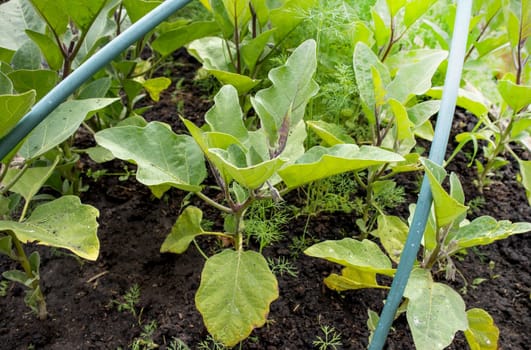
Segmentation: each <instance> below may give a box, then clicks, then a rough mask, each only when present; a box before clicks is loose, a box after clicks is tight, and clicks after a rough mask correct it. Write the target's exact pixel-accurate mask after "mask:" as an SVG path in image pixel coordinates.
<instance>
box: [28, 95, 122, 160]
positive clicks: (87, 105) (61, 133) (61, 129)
mask: <svg viewBox="0 0 531 350" xmlns="http://www.w3.org/2000/svg"><path fill="white" fill-rule="evenodd" d="M117 100H119V99H118V98H94V99H87V100H70V101H66V102H64V103H63V104H61V105H60V106H59V107H57V108H56V109H55V110H54V111H53V112H52V113H50V114H49V115H48V117H46V119H45V120H44V121H43V122H41V123H40V124H39V125H38V126H37V127H36V128H35V129H34V130H33V131H32V132H31V133H30V134H29V136H28V138H27V139H26V142H24V144H23V145H22V147H21V148H20V155H21V156H22V157H24V158H26V159H34V158H37V157H38V156H40V155H42V154H44V153H46V152H47V151H49V150H51V149H52V148H54V147H55V146H57V145H59V144H61V143H62V142H64V141H65V140H66V139H68V138H69V137H70V136H71V135H72V134H73V133H74V132H76V130H77V129H78V128H79V126H80V125H81V123H82V122H83V121H84V120H85V118H86V117H87V116H89V115H91V114H92V113H94V112H96V111H98V110H101V109H103V108H105V107H107V106H108V105H110V104H111V103H114V102H116V101H117Z"/></svg>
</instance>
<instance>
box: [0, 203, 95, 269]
mask: <svg viewBox="0 0 531 350" xmlns="http://www.w3.org/2000/svg"><path fill="white" fill-rule="evenodd" d="M98 215H99V213H98V210H97V209H96V208H94V207H92V206H90V205H85V204H81V202H80V200H79V198H78V197H76V196H63V197H61V198H59V199H56V200H54V201H52V202H49V203H46V204H42V205H40V206H38V207H37V208H36V209H35V210H34V211H33V213H32V214H31V216H30V217H29V218H28V219H27V220H26V221H24V222H15V221H0V231H1V230H9V231H12V232H13V233H14V234H15V235H16V236H17V238H18V239H19V240H20V241H21V242H23V243H26V242H33V241H37V242H39V244H42V245H47V246H51V247H57V248H66V249H68V250H70V251H72V252H73V253H75V254H77V255H79V256H80V257H82V258H85V259H88V260H96V259H97V258H98V254H99V249H100V242H99V241H98V236H97V235H96V231H97V228H98V222H97V221H96V219H97V218H98Z"/></svg>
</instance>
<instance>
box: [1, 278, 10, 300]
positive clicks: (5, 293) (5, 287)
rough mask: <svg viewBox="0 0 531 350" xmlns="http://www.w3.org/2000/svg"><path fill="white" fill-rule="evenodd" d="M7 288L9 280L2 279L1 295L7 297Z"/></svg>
mask: <svg viewBox="0 0 531 350" xmlns="http://www.w3.org/2000/svg"><path fill="white" fill-rule="evenodd" d="M7 288H9V281H6V280H3V281H0V297H5V296H6V295H7Z"/></svg>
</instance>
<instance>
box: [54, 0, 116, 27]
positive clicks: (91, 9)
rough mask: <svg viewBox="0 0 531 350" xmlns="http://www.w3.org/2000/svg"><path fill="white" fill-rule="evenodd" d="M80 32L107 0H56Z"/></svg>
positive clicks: (94, 17) (92, 19)
mask: <svg viewBox="0 0 531 350" xmlns="http://www.w3.org/2000/svg"><path fill="white" fill-rule="evenodd" d="M56 1H57V2H58V3H60V4H61V7H62V8H63V9H64V11H65V12H66V13H67V14H68V15H69V17H70V19H71V20H72V21H73V22H74V23H75V24H76V26H77V28H78V29H79V30H81V31H82V32H86V31H87V30H88V29H89V28H90V26H91V25H92V23H93V22H94V20H95V19H96V17H97V16H98V14H99V13H100V11H101V10H102V9H103V7H104V6H105V4H106V3H107V2H108V0H90V1H86V0H56Z"/></svg>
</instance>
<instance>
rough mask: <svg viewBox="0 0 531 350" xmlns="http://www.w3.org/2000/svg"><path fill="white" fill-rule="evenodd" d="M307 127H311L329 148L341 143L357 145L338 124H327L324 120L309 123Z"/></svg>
mask: <svg viewBox="0 0 531 350" xmlns="http://www.w3.org/2000/svg"><path fill="white" fill-rule="evenodd" d="M306 125H308V126H309V127H310V129H312V130H313V132H315V133H316V134H317V136H319V137H320V138H321V139H323V141H324V142H325V144H326V145H327V146H334V145H337V144H341V143H356V141H355V140H354V139H353V138H352V137H350V136H349V135H347V134H346V132H345V131H344V130H343V129H341V128H340V127H339V126H338V125H337V124H333V123H327V122H325V121H323V120H311V121H307V122H306Z"/></svg>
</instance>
